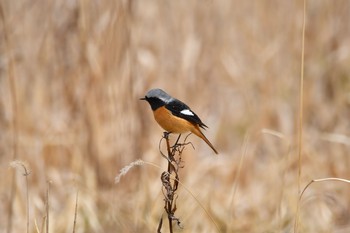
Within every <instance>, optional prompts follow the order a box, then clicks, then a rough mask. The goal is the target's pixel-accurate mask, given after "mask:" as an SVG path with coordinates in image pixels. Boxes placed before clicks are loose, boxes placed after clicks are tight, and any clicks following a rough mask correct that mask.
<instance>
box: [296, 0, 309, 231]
mask: <svg viewBox="0 0 350 233" xmlns="http://www.w3.org/2000/svg"><path fill="white" fill-rule="evenodd" d="M305 21H306V0H304V1H303V27H302V37H301V39H302V44H301V65H300V87H299V88H300V90H299V92H300V94H299V122H298V195H300V187H301V160H302V147H303V144H302V143H303V99H304V54H305V24H306V23H305ZM298 213H299V205H298V207H297V213H296V216H295V218H296V222H295V226H294V231H295V232H298V219H299V216H298Z"/></svg>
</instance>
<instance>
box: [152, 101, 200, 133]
mask: <svg viewBox="0 0 350 233" xmlns="http://www.w3.org/2000/svg"><path fill="white" fill-rule="evenodd" d="M153 114H154V119H155V120H156V121H157V122H158V124H159V125H160V126H161V127H162V128H163V129H165V130H166V131H168V132H172V133H185V132H188V131H192V130H193V129H194V128H195V126H194V125H193V124H192V123H190V122H189V121H187V120H184V119H182V118H180V117H177V116H174V115H173V114H171V112H170V111H169V110H168V109H166V108H165V107H164V106H163V107H160V108H158V109H156V110H155V111H154V112H153Z"/></svg>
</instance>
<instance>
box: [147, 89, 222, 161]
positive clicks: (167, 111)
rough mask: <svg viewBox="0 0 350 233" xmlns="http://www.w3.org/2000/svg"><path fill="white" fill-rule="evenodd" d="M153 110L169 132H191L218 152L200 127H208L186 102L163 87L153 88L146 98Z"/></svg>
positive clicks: (157, 119)
mask: <svg viewBox="0 0 350 233" xmlns="http://www.w3.org/2000/svg"><path fill="white" fill-rule="evenodd" d="M141 100H146V101H147V102H148V103H149V104H150V105H151V108H152V110H153V115H154V119H155V120H156V121H157V122H158V124H159V125H160V126H161V127H162V128H163V129H165V130H166V131H167V132H169V133H177V134H182V133H186V132H191V133H193V134H195V135H197V136H198V137H200V138H201V139H203V140H204V141H205V142H206V143H207V144H208V145H209V146H210V147H211V148H212V149H213V151H214V152H215V153H216V154H218V152H217V150H216V149H215V148H214V146H213V145H212V144H211V143H210V142H209V140H208V139H207V138H206V137H205V136H204V134H203V133H202V131H201V130H200V128H202V129H205V128H208V126H206V125H205V124H204V123H203V122H202V121H201V119H199V117H198V116H197V114H195V113H194V112H193V111H192V110H191V109H190V108H189V107H188V106H187V105H186V104H184V103H183V102H181V101H180V100H178V99H175V98H173V97H171V96H170V95H168V94H167V93H166V92H165V91H163V90H161V89H152V90H150V91H148V92H147V94H146V96H145V97H144V98H141Z"/></svg>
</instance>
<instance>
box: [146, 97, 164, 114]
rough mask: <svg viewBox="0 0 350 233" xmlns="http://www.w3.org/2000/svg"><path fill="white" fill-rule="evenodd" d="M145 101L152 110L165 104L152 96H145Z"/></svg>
mask: <svg viewBox="0 0 350 233" xmlns="http://www.w3.org/2000/svg"><path fill="white" fill-rule="evenodd" d="M146 101H147V102H148V103H149V105H151V108H152V110H153V111H155V110H156V109H158V108H160V107H162V106H164V105H165V103H164V101H163V100H160V99H158V98H154V97H151V98H146Z"/></svg>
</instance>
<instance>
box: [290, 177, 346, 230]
mask: <svg viewBox="0 0 350 233" xmlns="http://www.w3.org/2000/svg"><path fill="white" fill-rule="evenodd" d="M328 181H338V182H344V183H347V184H350V180H347V179H342V178H335V177H328V178H323V179H315V180H311V181H310V182H309V183H308V184H307V185H306V186H305V188H304V189H303V191H302V192H301V193H300V196H299V199H298V205H297V214H296V218H295V221H294V233H297V232H298V225H299V212H300V202H301V199H302V198H303V195H304V193H305V191H306V190H307V189H308V188H309V186H310V185H311V184H313V183H316V182H328Z"/></svg>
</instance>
